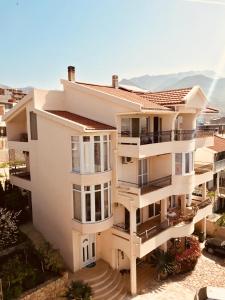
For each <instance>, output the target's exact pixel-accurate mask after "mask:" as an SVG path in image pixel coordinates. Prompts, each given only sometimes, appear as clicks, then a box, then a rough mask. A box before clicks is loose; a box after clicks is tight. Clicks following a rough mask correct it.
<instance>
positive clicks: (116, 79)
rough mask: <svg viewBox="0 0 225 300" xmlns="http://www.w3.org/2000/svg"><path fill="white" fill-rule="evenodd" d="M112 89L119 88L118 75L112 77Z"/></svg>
mask: <svg viewBox="0 0 225 300" xmlns="http://www.w3.org/2000/svg"><path fill="white" fill-rule="evenodd" d="M112 87H113V88H114V89H118V88H119V83H118V75H113V76H112Z"/></svg>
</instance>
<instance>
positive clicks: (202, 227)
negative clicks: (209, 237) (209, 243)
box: [201, 217, 206, 239]
mask: <svg viewBox="0 0 225 300" xmlns="http://www.w3.org/2000/svg"><path fill="white" fill-rule="evenodd" d="M201 232H203V233H204V239H206V217H205V218H203V219H202V220H201Z"/></svg>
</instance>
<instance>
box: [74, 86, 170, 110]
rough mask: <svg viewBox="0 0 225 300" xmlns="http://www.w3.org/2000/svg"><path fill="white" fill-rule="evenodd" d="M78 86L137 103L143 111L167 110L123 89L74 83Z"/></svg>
mask: <svg viewBox="0 0 225 300" xmlns="http://www.w3.org/2000/svg"><path fill="white" fill-rule="evenodd" d="M76 83H77V84H79V85H82V86H84V87H88V88H90V89H93V90H96V91H99V92H103V93H106V94H110V95H112V96H115V97H119V98H123V99H125V100H128V101H131V102H134V103H138V104H141V105H142V108H143V109H152V110H169V109H168V108H167V107H163V106H161V105H159V104H157V103H155V102H154V101H149V100H150V99H147V98H145V97H143V96H142V95H139V94H138V93H137V92H134V91H128V90H126V89H124V88H121V87H119V88H117V89H116V88H113V87H112V86H103V85H97V84H89V83H82V82H76Z"/></svg>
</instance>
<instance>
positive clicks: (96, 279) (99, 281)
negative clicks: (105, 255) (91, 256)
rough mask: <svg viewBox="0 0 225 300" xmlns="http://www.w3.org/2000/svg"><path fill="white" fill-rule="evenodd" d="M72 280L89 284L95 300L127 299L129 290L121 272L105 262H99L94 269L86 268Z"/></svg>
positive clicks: (75, 274) (73, 276)
mask: <svg viewBox="0 0 225 300" xmlns="http://www.w3.org/2000/svg"><path fill="white" fill-rule="evenodd" d="M71 280H82V281H84V282H85V283H88V284H89V285H90V286H91V288H92V292H93V300H125V299H127V290H126V288H125V284H124V279H123V278H122V276H121V274H120V272H119V271H117V270H113V269H112V268H111V267H110V266H109V265H108V264H107V263H106V262H105V261H103V260H98V261H97V262H96V266H94V267H92V268H84V269H81V270H79V271H78V272H76V273H74V274H73V275H72V278H71Z"/></svg>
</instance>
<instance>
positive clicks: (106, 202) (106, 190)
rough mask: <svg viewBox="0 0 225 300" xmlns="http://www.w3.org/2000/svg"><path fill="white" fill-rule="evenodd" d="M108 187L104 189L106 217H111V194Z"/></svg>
mask: <svg viewBox="0 0 225 300" xmlns="http://www.w3.org/2000/svg"><path fill="white" fill-rule="evenodd" d="M108 192H109V191H108V189H105V190H104V218H108V217H109V196H108Z"/></svg>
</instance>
